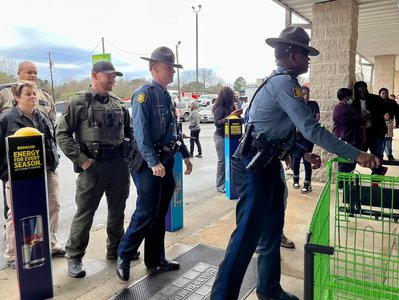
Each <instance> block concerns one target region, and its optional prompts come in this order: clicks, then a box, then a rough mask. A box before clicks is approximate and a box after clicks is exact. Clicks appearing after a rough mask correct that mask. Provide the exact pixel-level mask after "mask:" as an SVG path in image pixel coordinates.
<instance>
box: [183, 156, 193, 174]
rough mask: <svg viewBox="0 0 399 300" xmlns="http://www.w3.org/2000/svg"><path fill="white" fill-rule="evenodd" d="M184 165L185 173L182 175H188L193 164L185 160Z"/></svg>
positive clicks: (187, 159)
mask: <svg viewBox="0 0 399 300" xmlns="http://www.w3.org/2000/svg"><path fill="white" fill-rule="evenodd" d="M184 163H185V164H186V171H184V174H185V175H190V174H191V172H192V170H193V164H192V163H191V161H190V159H189V158H185V159H184Z"/></svg>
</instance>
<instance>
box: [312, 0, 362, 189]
mask: <svg viewBox="0 0 399 300" xmlns="http://www.w3.org/2000/svg"><path fill="white" fill-rule="evenodd" d="M358 16H359V7H358V5H357V3H356V1H355V0H337V1H331V2H324V3H316V4H314V5H313V26H312V38H311V43H312V46H314V47H315V48H316V49H318V50H319V51H320V55H319V56H315V57H312V58H311V65H310V99H312V100H316V101H317V102H318V103H319V106H320V123H321V124H322V125H323V126H325V127H326V128H327V129H328V130H330V131H331V130H332V110H333V108H334V106H335V105H336V104H337V103H338V100H337V91H338V89H340V88H342V87H352V86H353V84H354V82H355V60H356V46H357V37H358ZM314 152H315V153H317V154H319V155H320V156H321V157H322V162H323V164H322V168H321V169H319V170H316V171H314V172H313V176H312V177H313V179H314V180H316V181H325V180H326V177H327V170H326V164H327V161H328V160H329V159H330V158H332V157H334V156H335V155H333V154H331V153H328V152H327V151H325V150H324V149H321V148H319V147H315V150H314Z"/></svg>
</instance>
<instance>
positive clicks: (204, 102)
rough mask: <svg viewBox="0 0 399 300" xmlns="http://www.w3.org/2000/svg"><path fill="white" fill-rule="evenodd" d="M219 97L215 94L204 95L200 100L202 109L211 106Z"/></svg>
mask: <svg viewBox="0 0 399 300" xmlns="http://www.w3.org/2000/svg"><path fill="white" fill-rule="evenodd" d="M216 97H217V95H215V94H204V95H201V96H200V97H199V98H198V102H199V106H200V107H207V106H208V105H210V104H213V103H214V102H215V100H216Z"/></svg>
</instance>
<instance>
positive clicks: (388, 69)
mask: <svg viewBox="0 0 399 300" xmlns="http://www.w3.org/2000/svg"><path fill="white" fill-rule="evenodd" d="M395 60H396V55H380V56H376V57H375V61H374V80H373V93H374V94H378V91H379V89H380V88H383V87H384V88H387V89H388V91H389V93H390V94H391V93H393V90H394V81H395Z"/></svg>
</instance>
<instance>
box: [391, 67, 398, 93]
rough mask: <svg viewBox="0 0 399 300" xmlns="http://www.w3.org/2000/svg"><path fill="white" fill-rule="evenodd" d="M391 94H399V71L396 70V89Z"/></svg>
mask: <svg viewBox="0 0 399 300" xmlns="http://www.w3.org/2000/svg"><path fill="white" fill-rule="evenodd" d="M390 94H395V96H396V95H398V94H399V71H396V72H395V81H394V90H393V91H392V93H391V92H390Z"/></svg>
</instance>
